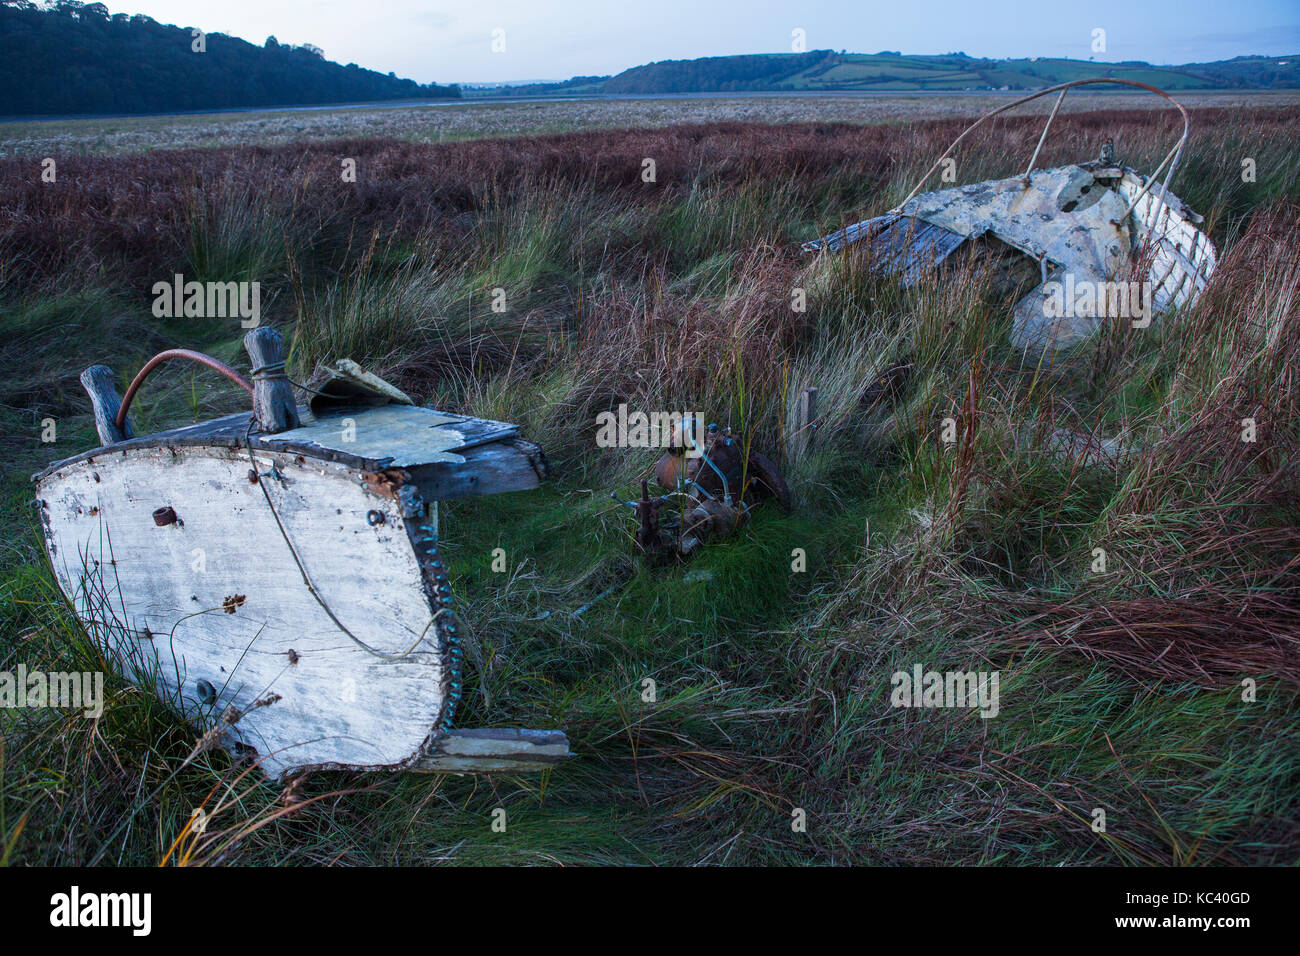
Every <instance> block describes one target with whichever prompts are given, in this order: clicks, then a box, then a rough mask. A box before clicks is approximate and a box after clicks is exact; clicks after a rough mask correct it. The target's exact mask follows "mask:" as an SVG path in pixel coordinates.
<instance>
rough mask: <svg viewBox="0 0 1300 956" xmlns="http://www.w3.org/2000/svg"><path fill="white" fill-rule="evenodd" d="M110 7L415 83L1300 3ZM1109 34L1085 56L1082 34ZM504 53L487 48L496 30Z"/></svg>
mask: <svg viewBox="0 0 1300 956" xmlns="http://www.w3.org/2000/svg"><path fill="white" fill-rule="evenodd" d="M106 5H107V6H108V8H109V9H110V10H112V11H113V12H114V13H144V14H148V15H149V16H151V17H153V18H154V19H155V20H159V21H162V22H164V23H175V24H177V25H179V26H194V27H199V28H201V29H204V30H207V31H210V32H222V33H229V34H232V35H234V36H238V37H242V38H244V39H245V40H248V41H250V42H253V43H261V42H262V41H263V40H265V39H266V37H267V35H268V34H272V35H274V36H275V37H276V38H277V39H279V40H280V42H281V43H293V44H299V43H314V44H316V45H317V46H319V47H322V48H323V49H324V50H325V55H326V56H327V57H329V59H331V60H337V61H338V62H340V63H348V62H355V63H358V64H360V65H361V66H364V67H369V68H370V69H375V70H380V71H381V72H385V73H386V72H388V71H389V70H392V71H393V72H395V73H397V74H398V75H399V76H408V77H411V78H412V79H415V80H419V81H420V82H429V81H430V80H436V81H438V82H449V81H457V82H493V81H504V80H528V79H567V78H568V77H570V76H574V75H584V74H603V73H617V72H619V71H620V70H624V69H626V68H628V67H631V66H637V65H639V64H641V63H648V62H650V61H652V60H676V59H687V58H690V57H697V56H722V55H726V54H731V53H775V52H787V51H789V50H790V48H791V32H792V31H793V30H795V29H796V28H798V29H802V30H804V32H805V34H806V36H807V48H808V49H810V50H812V49H836V50H840V49H847V50H849V51H850V52H854V53H874V52H876V51H878V50H899V51H901V52H903V53H948V52H951V51H955V50H964V51H965V52H966V53H969V54H970V55H971V56H988V57H1020V56H1068V57H1074V58H1077V59H1088V58H1089V57H1090V56H1095V58H1096V59H1098V60H1148V61H1150V62H1152V63H1186V62H1193V61H1204V60H1222V59H1228V58H1229V57H1233V56H1238V55H1241V54H1244V53H1262V54H1265V55H1267V56H1279V55H1286V54H1300V0H1131V2H1125V3H1119V4H1111V5H1108V4H1097V3H1079V2H1075V3H1062V2H1060V0H1054V2H1053V0H1048V2H1046V3H1044V2H1042V0H1039V2H1028V0H890V2H879V0H857V2H854V0H805V2H798V3H791V2H771V0H472V2H467V0H445V2H443V0H221V2H215V3H214V2H211V0H208V2H203V0H108V2H107V3H106ZM1096 27H1101V28H1103V29H1104V30H1106V41H1107V49H1106V52H1105V53H1104V54H1096V55H1094V53H1093V51H1092V48H1091V44H1092V31H1093V29H1094V28H1096ZM497 29H500V30H504V31H505V51H504V52H500V53H494V52H493V51H492V32H493V30H497Z"/></svg>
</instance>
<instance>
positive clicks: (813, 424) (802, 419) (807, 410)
mask: <svg viewBox="0 0 1300 956" xmlns="http://www.w3.org/2000/svg"><path fill="white" fill-rule="evenodd" d="M799 428H800V430H802V431H806V432H807V436H806V440H810V439H811V438H812V436H813V432H814V431H816V429H817V389H816V388H815V387H814V388H805V389H804V390H803V394H802V395H800V396H799Z"/></svg>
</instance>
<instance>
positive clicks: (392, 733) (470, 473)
mask: <svg viewBox="0 0 1300 956" xmlns="http://www.w3.org/2000/svg"><path fill="white" fill-rule="evenodd" d="M245 345H246V347H247V348H248V351H249V354H250V356H251V357H252V360H253V373H252V377H253V381H252V382H251V383H250V382H248V381H247V380H245V379H244V378H243V377H242V376H240V375H239V374H238V373H237V372H235V371H234V370H232V369H230V368H228V367H226V366H223V365H221V363H219V362H216V361H215V360H212V359H210V358H208V357H206V356H201V355H198V354H197V353H188V352H184V351H175V352H165V353H162V355H161V356H159V357H156V358H155V359H154V360H153V361H151V362H150V363H149V364H147V365H146V366H145V368H144V369H143V370H142V371H141V374H140V375H139V376H137V378H136V380H135V381H134V382H132V384H131V387H130V388H129V389H128V390H127V393H126V396H125V399H123V400H119V398H118V396H117V394H116V392H115V390H114V388H113V384H112V373H111V372H110V371H109V369H107V368H106V367H104V366H93V367H91V368H89V369H87V370H86V372H85V373H83V375H82V382H83V383H84V384H85V385H86V388H87V390H88V391H89V392H90V394H91V398H92V402H93V404H94V407H95V415H96V423H97V426H98V429H99V435H100V440H101V441H102V442H103V447H101V448H96V449H94V450H92V451H88V452H85V453H84V454H80V455H77V456H75V457H72V458H69V459H67V460H65V461H59V462H56V463H54V464H52V465H51V466H50V467H49V468H47V469H46V470H45V471H44V472H42V473H41V474H39V475H37V476H36V478H35V481H36V488H37V491H36V494H37V499H38V505H39V508H40V515H41V520H42V523H43V526H44V530H45V536H46V544H47V549H48V553H49V558H50V562H51V564H52V566H53V569H54V573H55V576H56V578H57V580H58V582H59V585H60V587H61V588H62V590H63V592H64V593H65V595H66V596H67V598H68V600H69V601H70V602H71V604H72V606H73V608H74V609H75V611H76V613H77V614H78V616H79V617H80V618H81V620H82V621H83V622H84V624H85V626H86V628H87V630H88V632H89V633H90V634H91V635H92V636H94V637H95V638H96V640H97V641H99V642H100V644H101V646H103V647H104V648H105V650H106V651H108V652H109V653H111V654H112V655H113V656H114V657H116V658H117V660H118V661H119V662H120V664H121V666H122V667H123V669H124V670H125V671H126V672H127V674H128V676H131V677H133V678H134V679H136V680H137V681H139V682H140V683H141V684H143V685H145V686H148V687H151V688H152V689H153V690H155V691H156V692H157V693H158V694H159V695H160V696H161V697H162V698H164V699H165V700H168V701H171V702H173V703H175V704H176V705H177V706H179V707H180V708H181V709H182V710H183V711H184V712H185V713H186V714H187V715H189V716H191V717H193V718H195V720H196V721H197V722H198V723H200V724H201V725H202V726H203V727H204V728H205V729H207V730H209V731H215V732H216V735H217V736H219V737H220V739H221V740H222V742H223V743H224V744H225V745H226V746H228V747H230V748H231V749H232V750H234V751H236V752H238V753H240V754H242V755H244V756H246V757H249V758H251V759H255V760H256V761H257V762H258V764H259V765H260V766H261V767H262V768H263V769H264V770H265V771H266V772H267V773H268V774H270V775H272V776H283V775H285V774H288V773H297V772H301V771H306V770H318V769H342V768H345V769H357V770H375V769H417V770H420V769H423V770H451V771H512V770H515V771H523V770H537V769H541V768H543V767H546V766H549V765H551V764H554V763H556V762H558V761H560V760H561V759H563V758H564V757H565V756H567V755H568V742H567V740H566V739H565V737H564V734H563V733H560V732H558V731H534V730H493V729H489V730H453V729H452V720H453V717H454V715H455V710H456V705H457V702H458V701H459V699H460V697H461V681H462V676H461V663H462V652H461V645H462V640H463V637H464V634H463V633H462V628H463V625H462V624H461V623H460V622H458V620H457V618H456V615H455V613H454V610H453V605H452V595H451V586H450V581H449V575H448V568H447V564H446V562H445V560H444V559H443V557H442V556H441V555H440V553H439V550H438V544H439V533H440V529H439V526H438V502H439V501H441V500H447V499H452V498H460V497H464V496H468V495H483V494H495V493H500V492H508V491H518V490H526V489H530V488H536V487H537V486H538V484H539V482H540V481H541V479H542V478H543V477H544V476H545V474H546V469H547V465H546V460H545V458H544V456H543V455H542V453H541V450H540V449H539V448H538V447H537V446H536V445H533V444H531V443H529V442H526V441H523V440H522V439H520V438H519V436H518V429H517V428H516V427H515V426H513V425H509V424H506V423H503V422H495V421H487V420H482V419H475V418H466V417H464V416H459V415H450V414H444V413H442V412H439V411H435V410H433V409H428V408H419V407H416V406H414V405H413V404H411V403H410V400H409V399H408V398H406V396H405V395H403V394H402V393H401V392H399V391H397V390H396V389H394V388H393V387H392V386H389V385H388V384H387V383H386V382H383V381H382V380H380V379H377V378H375V377H374V376H370V375H367V374H366V373H364V372H362V371H361V370H360V369H358V368H357V367H356V366H354V365H351V364H350V363H340V364H341V366H342V367H341V368H340V369H339V370H336V374H335V375H334V376H333V377H332V378H331V380H330V381H329V382H328V383H326V384H325V385H324V386H322V387H321V388H320V389H319V391H318V394H317V395H316V397H314V398H313V399H312V401H311V402H310V404H309V407H299V406H298V405H297V403H296V401H295V399H294V396H293V390H292V386H291V385H290V383H289V381H288V379H287V378H286V376H285V373H284V357H283V343H282V342H281V340H280V336H279V334H278V333H277V332H274V331H273V330H270V329H255V330H254V331H252V332H250V333H249V334H248V336H247V337H246V338H245ZM176 357H184V358H191V359H197V360H199V361H202V362H204V363H205V364H207V365H209V366H212V367H214V368H217V369H218V370H219V371H221V372H222V373H223V374H226V375H227V377H229V378H232V379H233V380H235V381H236V382H237V384H239V385H240V386H241V387H242V388H244V389H246V390H247V391H248V392H249V393H250V394H251V395H252V396H253V411H252V412H251V413H248V412H246V413H242V414H237V415H230V416H226V417H224V418H217V419H214V420H212V421H207V422H202V423H199V424H196V425H191V426H189V427H186V428H178V429H174V430H172V431H165V432H160V433H158V434H155V435H149V436H146V437H139V438H136V437H133V435H132V429H131V424H130V420H129V418H128V417H127V414H126V412H127V408H128V406H129V404H130V401H131V399H132V397H133V396H134V394H135V391H136V389H137V388H138V386H139V384H140V382H141V380H142V379H143V378H144V376H145V375H146V374H147V373H148V372H149V370H150V369H152V368H153V367H154V366H155V365H156V364H158V363H159V362H160V361H162V360H165V359H167V358H176Z"/></svg>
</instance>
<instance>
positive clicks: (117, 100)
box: [0, 0, 460, 116]
mask: <svg viewBox="0 0 1300 956" xmlns="http://www.w3.org/2000/svg"><path fill="white" fill-rule="evenodd" d="M196 39H197V38H196V37H195V35H194V30H193V28H191V27H178V26H171V25H168V24H162V23H158V22H157V21H156V20H153V19H152V18H150V17H146V16H143V15H135V16H129V15H127V14H125V13H117V14H111V15H110V14H109V12H108V8H107V7H105V6H104V5H103V4H102V3H87V4H83V3H78V2H75V0H60V2H58V3H56V4H54V5H53V6H52V7H49V8H44V9H43V8H39V7H37V6H36V5H35V4H34V3H31V2H30V0H0V115H7V116H41V115H49V116H58V115H68V114H81V113H170V112H183V111H186V110H211V109H241V108H251V107H268V106H307V105H315V104H323V103H356V102H370V101H375V100H396V99H417V98H419V99H427V98H434V97H437V98H443V97H458V96H460V89H459V88H458V87H456V86H440V85H438V84H433V83H429V84H420V83H416V82H415V81H414V80H404V79H401V78H399V77H397V76H395V75H394V74H392V73H389V74H387V75H384V74H383V73H377V72H375V71H374V70H365V69H362V68H361V67H359V66H357V65H356V64H355V63H349V64H348V65H347V66H342V65H340V64H338V63H333V62H330V61H329V60H327V59H325V57H324V55H323V53H322V51H321V50H320V49H319V48H317V47H314V46H312V45H311V44H303V45H301V46H290V45H288V44H282V43H279V42H277V41H276V39H275V37H267V39H266V43H265V45H263V46H255V45H253V44H251V43H247V42H245V41H244V40H241V39H239V38H238V37H232V36H227V35H225V34H223V33H208V34H206V35H205V36H204V37H203V38H202V44H201V45H202V46H203V47H204V49H203V51H202V52H199V51H196V49H195V44H196Z"/></svg>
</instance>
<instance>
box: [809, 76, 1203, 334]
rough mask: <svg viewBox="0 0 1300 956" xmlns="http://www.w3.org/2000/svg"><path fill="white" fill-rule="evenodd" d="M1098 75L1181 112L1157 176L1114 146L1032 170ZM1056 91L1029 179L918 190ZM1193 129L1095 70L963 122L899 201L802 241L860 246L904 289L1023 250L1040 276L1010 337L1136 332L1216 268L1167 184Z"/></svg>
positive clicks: (1192, 217) (1186, 297)
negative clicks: (1068, 98)
mask: <svg viewBox="0 0 1300 956" xmlns="http://www.w3.org/2000/svg"><path fill="white" fill-rule="evenodd" d="M1091 83H1110V84H1119V85H1125V86H1134V87H1138V88H1141V89H1143V90H1147V91H1150V92H1153V93H1157V94H1159V95H1160V96H1163V97H1165V98H1166V99H1168V100H1169V101H1170V102H1172V103H1173V104H1174V105H1175V106H1176V107H1177V108H1178V110H1179V111H1180V112H1181V114H1182V117H1183V134H1182V136H1181V137H1180V139H1179V140H1178V142H1177V143H1176V144H1175V145H1174V147H1173V148H1172V149H1171V150H1170V151H1169V153H1168V155H1166V157H1165V159H1164V161H1163V162H1162V163H1161V164H1160V166H1159V167H1157V169H1156V170H1155V172H1154V173H1153V174H1152V175H1151V176H1150V177H1147V176H1143V175H1142V174H1141V173H1139V172H1138V171H1137V170H1134V169H1130V168H1129V167H1127V166H1124V165H1122V164H1119V163H1117V162H1116V161H1115V157H1114V154H1113V148H1112V147H1111V145H1110V144H1109V143H1108V144H1107V145H1106V146H1105V147H1104V148H1103V150H1102V155H1101V157H1100V158H1098V159H1097V160H1094V161H1089V162H1082V163H1078V164H1074V165H1068V166H1058V167H1055V168H1051V169H1035V168H1034V167H1035V163H1036V161H1037V159H1038V155H1039V153H1040V151H1041V150H1042V147H1043V143H1044V142H1045V141H1046V139H1047V132H1048V130H1049V129H1050V128H1051V125H1052V120H1053V119H1055V118H1056V113H1057V111H1058V110H1059V109H1060V106H1061V102H1062V101H1063V100H1064V99H1065V94H1066V93H1067V92H1068V91H1069V90H1070V89H1072V88H1074V87H1076V86H1082V85H1087V84H1091ZM1057 91H1059V92H1060V96H1059V97H1058V99H1057V101H1056V105H1055V107H1054V108H1053V110H1052V113H1051V115H1050V116H1049V117H1048V119H1047V123H1046V125H1044V127H1043V132H1042V135H1041V136H1040V137H1039V140H1038V146H1037V148H1036V149H1035V150H1034V153H1033V156H1032V157H1031V158H1030V160H1029V165H1028V167H1027V168H1026V170H1025V172H1024V174H1023V175H1021V176H1016V177H1013V178H1010V179H997V180H989V181H986V182H981V183H974V184H971V185H967V186H957V187H953V188H951V189H942V190H938V191H935V192H927V193H921V192H920V190H921V187H922V186H924V185H925V183H926V182H927V181H928V180H929V179H930V177H931V176H933V175H934V173H935V172H936V171H938V170H939V169H940V168H941V167H943V166H944V163H945V161H949V162H951V161H950V160H949V157H950V156H951V154H952V153H953V151H954V150H955V149H956V147H957V145H958V144H959V143H960V142H961V141H962V140H963V139H965V138H966V136H968V135H969V134H970V133H971V132H972V131H974V130H975V129H976V128H978V127H979V126H980V125H982V124H983V123H984V122H985V121H987V120H988V119H990V118H992V117H993V116H996V115H997V114H999V113H1003V112H1005V111H1007V110H1010V109H1013V108H1015V107H1016V106H1019V105H1020V104H1021V103H1027V102H1029V101H1030V100H1033V99H1037V98H1038V97H1040V96H1045V95H1047V94H1048V93H1053V92H1057ZM1190 129H1191V126H1190V118H1189V116H1188V114H1187V110H1185V109H1184V108H1183V107H1182V105H1181V104H1179V103H1178V102H1177V101H1176V100H1174V99H1173V97H1171V96H1169V94H1168V93H1165V92H1163V91H1162V90H1159V89H1156V88H1155V87H1153V86H1148V85H1147V84H1145V83H1138V82H1135V81H1131V80H1116V79H1101V78H1098V79H1087V80H1075V81H1073V82H1070V83H1062V84H1060V85H1058V86H1053V87H1049V88H1047V89H1044V90H1039V91H1038V92H1036V93H1034V94H1032V95H1030V96H1026V97H1023V98H1022V99H1019V100H1016V101H1015V102H1014V103H1009V104H1007V105H1006V106H1003V107H1000V108H999V109H996V110H993V111H991V112H989V113H987V114H985V115H984V116H983V117H981V118H980V119H979V120H977V121H976V122H975V123H973V124H972V125H971V126H970V127H968V128H967V129H966V131H965V132H963V133H962V134H961V135H960V136H958V137H957V139H956V140H954V141H953V144H952V145H951V146H949V147H948V149H947V150H945V151H944V153H943V155H942V156H940V157H939V159H938V160H937V161H936V162H935V163H934V165H933V166H931V167H930V170H929V172H927V173H926V174H925V176H924V177H922V179H921V181H920V182H919V183H917V185H916V187H915V188H914V189H913V190H912V192H911V193H910V194H909V195H908V197H907V198H906V199H905V200H904V201H903V202H902V203H901V204H900V205H898V206H896V207H895V208H894V209H891V210H890V211H889V212H887V213H886V214H884V215H883V216H877V217H875V218H873V219H866V220H863V221H862V222H858V223H855V224H853V225H851V226H849V227H847V228H845V229H841V230H839V231H838V232H834V233H831V234H830V235H828V236H825V237H823V238H821V239H816V240H813V241H812V242H807V243H805V244H804V245H803V248H804V250H805V251H809V252H815V251H818V250H822V249H825V250H829V251H836V250H839V249H842V248H844V247H846V246H849V245H852V244H854V243H858V242H865V243H867V244H868V246H869V247H870V250H871V260H872V264H873V267H874V268H875V269H877V270H878V271H879V272H880V273H882V274H886V275H892V276H895V277H897V278H898V280H899V281H900V282H901V283H902V284H904V285H911V284H913V283H915V282H917V281H919V280H920V279H921V278H922V277H923V276H925V275H927V274H929V273H930V272H932V271H933V270H935V269H936V268H938V267H939V266H940V265H941V264H942V263H943V262H944V261H945V260H946V259H948V258H949V257H950V256H952V255H953V254H955V253H956V252H957V251H958V250H959V249H962V248H969V247H971V246H972V245H979V246H980V248H982V249H984V250H989V251H997V252H1005V251H1006V250H1012V251H1014V253H1016V254H1018V255H1020V256H1023V257H1028V259H1029V260H1031V261H1032V262H1033V263H1034V264H1036V265H1037V267H1038V270H1039V278H1040V281H1039V283H1038V284H1037V285H1036V286H1035V287H1034V288H1033V289H1032V290H1031V291H1030V292H1029V293H1028V294H1026V295H1024V296H1023V297H1022V298H1021V299H1020V300H1019V301H1018V302H1017V303H1016V305H1015V307H1014V309H1013V313H1012V318H1013V324H1012V331H1011V341H1012V342H1013V344H1015V345H1017V346H1018V347H1020V348H1023V349H1030V348H1034V349H1043V348H1047V349H1058V348H1063V347H1065V346H1069V345H1073V344H1075V343H1077V342H1079V341H1082V340H1083V339H1085V338H1087V337H1088V336H1089V335H1091V334H1092V333H1093V332H1095V331H1096V330H1097V329H1098V328H1099V327H1100V326H1101V325H1102V323H1103V322H1104V321H1106V320H1107V319H1108V318H1125V319H1130V320H1132V321H1133V323H1134V327H1135V328H1144V327H1146V325H1147V324H1149V323H1150V321H1151V319H1152V317H1153V315H1157V314H1159V313H1162V312H1165V311H1167V310H1170V309H1175V308H1180V307H1183V306H1190V305H1191V304H1192V303H1194V302H1195V301H1196V298H1197V297H1198V296H1199V295H1200V293H1201V291H1202V290H1203V289H1204V288H1205V285H1206V283H1207V282H1208V281H1209V278H1210V275H1211V273H1213V271H1214V266H1215V259H1216V257H1215V250H1214V245H1213V244H1212V243H1211V242H1210V239H1209V237H1207V236H1206V235H1205V233H1203V232H1201V230H1200V229H1198V228H1197V226H1198V225H1199V224H1200V223H1201V222H1202V221H1203V220H1202V217H1201V216H1199V215H1197V214H1196V213H1195V212H1193V211H1192V210H1191V209H1189V208H1188V207H1187V205H1186V204H1185V203H1183V202H1182V201H1181V200H1180V199H1179V198H1178V197H1177V196H1175V195H1174V194H1173V193H1172V192H1170V191H1169V184H1170V182H1171V180H1172V179H1173V176H1174V173H1175V172H1176V171H1177V168H1178V163H1179V160H1180V159H1181V157H1182V152H1183V147H1184V146H1185V145H1186V143H1187V138H1188V135H1189V133H1190ZM1166 167H1168V172H1167V173H1166V175H1165V179H1164V181H1163V182H1162V183H1161V182H1159V181H1158V180H1159V176H1160V174H1161V172H1162V171H1164V170H1165V168H1166ZM948 168H949V169H951V168H952V166H949V167H948ZM1157 187H1158V188H1157ZM1130 278H1131V279H1133V280H1136V282H1135V284H1136V288H1134V287H1133V285H1132V284H1130V283H1129V281H1128V280H1129V279H1130ZM1076 290H1078V292H1079V294H1077V295H1076V294H1075V293H1076ZM1084 293H1086V295H1085V294H1084Z"/></svg>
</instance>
